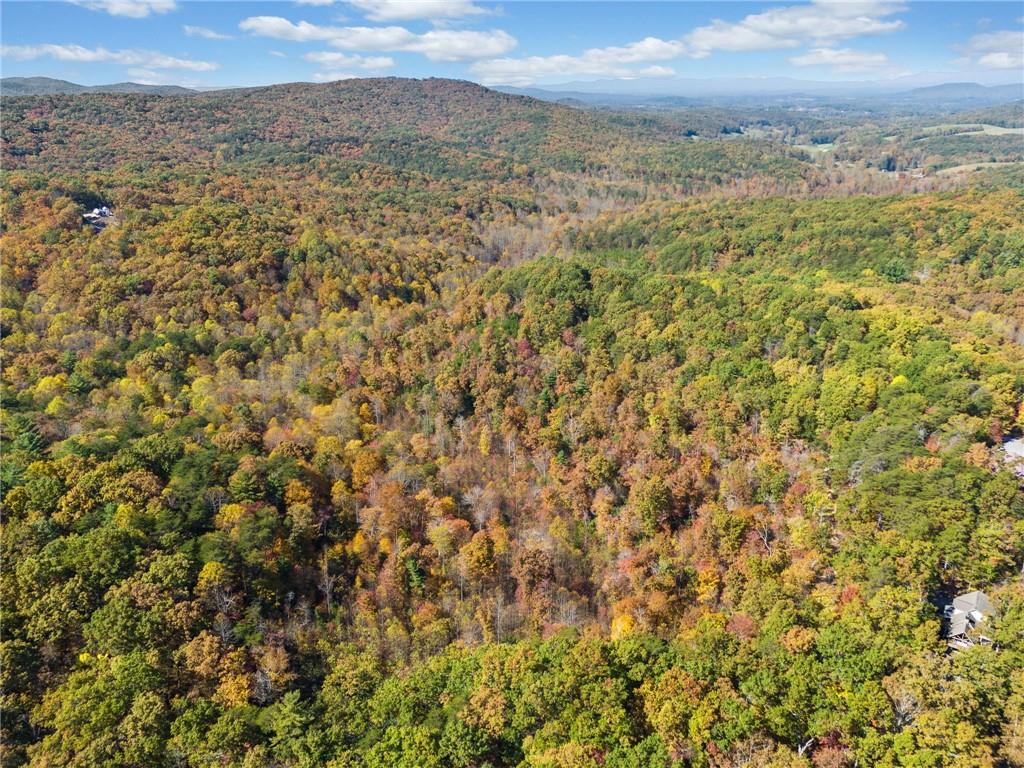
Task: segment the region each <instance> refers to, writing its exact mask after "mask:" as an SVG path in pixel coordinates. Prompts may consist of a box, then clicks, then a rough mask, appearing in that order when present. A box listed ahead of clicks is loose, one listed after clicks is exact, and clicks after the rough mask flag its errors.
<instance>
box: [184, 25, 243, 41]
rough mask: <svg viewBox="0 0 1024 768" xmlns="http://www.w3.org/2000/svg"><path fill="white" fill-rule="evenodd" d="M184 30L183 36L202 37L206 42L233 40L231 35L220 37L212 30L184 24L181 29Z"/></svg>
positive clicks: (220, 35)
mask: <svg viewBox="0 0 1024 768" xmlns="http://www.w3.org/2000/svg"><path fill="white" fill-rule="evenodd" d="M182 29H183V30H185V34H186V35H188V36H189V37H203V38H206V39H207V40H233V39H234V38H233V37H231V35H222V34H221V33H220V32H214V31H213V30H212V29H207V28H206V27H193V26H190V25H189V24H186V25H185V26H183V27H182Z"/></svg>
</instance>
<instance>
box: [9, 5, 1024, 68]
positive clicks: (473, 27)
mask: <svg viewBox="0 0 1024 768" xmlns="http://www.w3.org/2000/svg"><path fill="white" fill-rule="evenodd" d="M0 14H2V32H0V39H2V44H3V48H2V57H0V69H2V73H3V75H4V76H30V75H44V76H48V77H57V78H61V79H65V80H72V81H74V82H78V83H84V84H89V85H94V84H100V83H109V82H119V81H124V80H133V81H136V82H147V83H180V84H184V85H189V86H196V87H204V86H241V85H263V84H268V83H279V82H292V81H324V80H335V79H340V78H344V77H366V76H371V77H372V76H381V75H399V76H409V77H427V76H437V77H459V78H465V79H470V80H475V81H477V82H480V83H483V84H485V85H499V84H503V85H519V86H526V85H540V86H544V85H551V84H555V83H565V82H573V81H587V80H604V79H623V80H634V79H638V78H639V79H641V80H642V81H644V82H648V81H649V80H650V79H661V78H665V79H671V78H712V77H763V76H785V77H796V78H801V79H811V80H879V79H892V78H897V77H905V76H912V75H918V74H921V73H945V74H947V75H948V77H943V78H941V79H957V80H974V81H979V82H987V83H1009V82H1020V81H1021V78H1022V71H1024V61H1022V58H1024V53H1022V50H1024V32H1022V22H1024V19H1022V14H1024V6H1022V4H1021V3H1020V2H991V3H990V2H939V3H925V2H920V3H918V2H910V3H907V2H889V1H888V0H858V1H856V2H850V1H841V2H835V1H832V0H823V1H821V2H806V3H797V2H789V3H786V2H782V3H747V2H716V3H701V2H685V3H684V2H675V3H649V2H503V3H499V4H495V3H486V2H476V0H352V1H351V2H340V1H338V2H331V0H302V1H301V2H243V1H242V0H221V1H220V2H187V1H182V0H75V2H56V1H53V0H51V1H50V2H22V1H19V0H12V1H7V0H4V1H3V2H0Z"/></svg>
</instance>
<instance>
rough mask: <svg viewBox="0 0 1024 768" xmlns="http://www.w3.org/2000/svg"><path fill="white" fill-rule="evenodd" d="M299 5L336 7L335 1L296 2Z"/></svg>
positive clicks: (306, 0) (310, 0)
mask: <svg viewBox="0 0 1024 768" xmlns="http://www.w3.org/2000/svg"><path fill="white" fill-rule="evenodd" d="M295 3H296V4H297V5H334V0H295Z"/></svg>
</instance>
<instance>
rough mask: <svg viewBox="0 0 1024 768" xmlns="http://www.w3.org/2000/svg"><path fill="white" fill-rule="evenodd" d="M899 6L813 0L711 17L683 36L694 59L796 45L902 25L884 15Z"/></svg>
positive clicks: (847, 36)
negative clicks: (741, 14) (732, 16)
mask: <svg viewBox="0 0 1024 768" xmlns="http://www.w3.org/2000/svg"><path fill="white" fill-rule="evenodd" d="M902 10H904V6H903V5H901V4H899V3H895V2H886V1H885V0H882V1H881V2H872V1H871V0H868V1H867V2H846V1H845V0H817V2H812V3H810V4H808V5H791V6H783V7H780V8H770V9H769V10H767V11H764V12H762V13H752V14H749V15H747V16H745V17H743V18H742V19H741V20H740V21H737V22H727V21H722V20H721V19H715V20H714V21H712V22H711V24H709V25H706V26H703V27H697V28H696V29H694V30H693V31H692V32H690V33H689V34H688V35H686V36H685V37H684V38H683V42H684V43H686V44H687V46H688V47H689V48H690V49H691V51H692V53H691V55H692V56H693V57H694V58H704V57H706V56H709V55H710V54H711V53H712V52H714V51H758V50H773V49H780V48H798V47H800V46H801V45H804V44H806V43H809V42H812V43H813V42H816V43H826V42H828V41H835V40H844V39H848V38H852V37H860V36H862V35H873V34H880V33H885V32H894V31H896V30H898V29H901V28H902V27H903V22H902V21H900V20H898V19H891V20H890V19H887V18H886V17H888V16H892V15H893V14H895V13H899V12H900V11H902Z"/></svg>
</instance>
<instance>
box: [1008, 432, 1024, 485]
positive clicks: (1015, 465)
mask: <svg viewBox="0 0 1024 768" xmlns="http://www.w3.org/2000/svg"><path fill="white" fill-rule="evenodd" d="M1003 460H1004V461H1005V462H1006V464H1007V466H1009V468H1010V471H1011V472H1013V473H1014V474H1015V475H1017V477H1024V437H1016V438H1013V439H1010V440H1007V441H1006V442H1004V443H1003Z"/></svg>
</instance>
